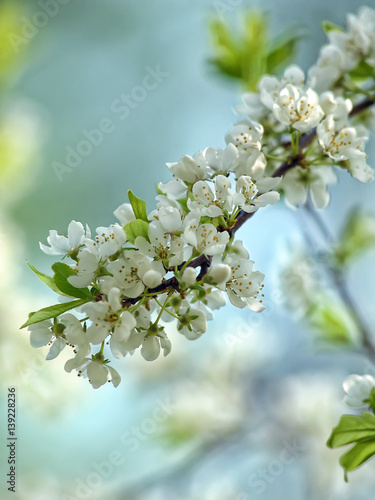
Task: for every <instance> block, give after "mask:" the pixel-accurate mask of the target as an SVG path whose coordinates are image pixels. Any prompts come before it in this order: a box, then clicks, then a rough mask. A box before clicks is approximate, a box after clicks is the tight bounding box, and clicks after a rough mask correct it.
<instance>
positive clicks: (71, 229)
mask: <svg viewBox="0 0 375 500" xmlns="http://www.w3.org/2000/svg"><path fill="white" fill-rule="evenodd" d="M90 236H91V232H90V229H89V227H88V226H87V225H86V230H85V228H84V227H83V224H81V223H80V222H76V221H75V220H72V222H71V223H70V224H69V226H68V236H64V235H60V234H57V231H55V230H54V229H53V230H51V231H50V232H49V236H48V238H47V241H48V243H49V245H50V246H49V247H47V246H46V245H43V243H39V246H40V248H41V250H42V251H43V252H44V253H46V254H47V255H67V254H68V253H70V252H74V251H75V250H77V249H78V248H79V247H80V246H81V245H83V244H84V243H85V240H86V238H90Z"/></svg>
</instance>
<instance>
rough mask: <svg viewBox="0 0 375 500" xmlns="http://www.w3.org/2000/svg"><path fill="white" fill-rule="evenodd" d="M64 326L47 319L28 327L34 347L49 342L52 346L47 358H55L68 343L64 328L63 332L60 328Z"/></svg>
mask: <svg viewBox="0 0 375 500" xmlns="http://www.w3.org/2000/svg"><path fill="white" fill-rule="evenodd" d="M62 326H63V325H54V324H53V323H52V321H51V320H45V321H41V322H40V323H35V324H32V325H30V326H29V327H28V330H29V332H30V344H31V346H32V347H35V348H38V347H42V346H45V345H47V344H48V345H50V346H51V347H50V350H49V352H48V354H47V357H46V359H47V360H50V359H55V358H56V357H57V356H58V355H59V354H60V352H61V351H62V350H63V349H64V348H65V346H66V345H67V341H66V339H65V336H64V335H63V328H61V332H59V330H58V328H59V327H62ZM57 332H58V333H57Z"/></svg>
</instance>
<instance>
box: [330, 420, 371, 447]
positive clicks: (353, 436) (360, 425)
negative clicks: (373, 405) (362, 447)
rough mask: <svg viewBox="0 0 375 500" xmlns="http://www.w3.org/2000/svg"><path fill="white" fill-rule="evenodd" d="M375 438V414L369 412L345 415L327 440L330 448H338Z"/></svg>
mask: <svg viewBox="0 0 375 500" xmlns="http://www.w3.org/2000/svg"><path fill="white" fill-rule="evenodd" d="M368 438H370V439H375V415H373V414H372V413H369V412H364V413H362V415H361V416H358V415H343V416H342V417H341V419H340V421H339V423H338V424H337V426H336V427H335V428H334V429H333V430H332V434H331V436H330V437H329V439H328V441H327V445H328V446H329V447H330V448H337V447H338V446H344V445H346V444H350V443H355V442H356V441H361V440H363V439H368Z"/></svg>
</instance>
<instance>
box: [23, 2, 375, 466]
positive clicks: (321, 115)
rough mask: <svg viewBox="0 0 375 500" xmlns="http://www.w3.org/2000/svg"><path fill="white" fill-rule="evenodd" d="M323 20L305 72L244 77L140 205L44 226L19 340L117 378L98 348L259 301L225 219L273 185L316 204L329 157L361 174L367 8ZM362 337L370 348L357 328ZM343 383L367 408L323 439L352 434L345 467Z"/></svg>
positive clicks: (256, 282)
mask: <svg viewBox="0 0 375 500" xmlns="http://www.w3.org/2000/svg"><path fill="white" fill-rule="evenodd" d="M325 30H326V33H327V35H328V40H329V43H328V44H326V45H324V46H323V47H322V49H321V51H320V55H319V58H318V60H317V62H316V63H315V64H314V65H313V66H312V67H311V68H310V69H309V70H308V71H307V73H306V74H305V73H304V71H303V70H302V69H301V68H300V67H298V66H296V65H291V66H289V67H288V68H287V69H286V70H285V72H284V74H283V75H282V76H280V77H276V76H272V75H270V74H265V75H263V76H262V77H261V78H260V79H257V80H256V84H254V81H253V82H252V83H253V87H254V88H253V91H252V92H248V93H246V94H245V95H244V96H243V104H242V105H241V106H239V107H238V108H237V110H236V111H237V113H238V115H239V117H240V118H239V120H238V121H237V122H236V123H235V124H234V126H233V127H232V128H231V129H230V130H229V132H228V133H227V135H226V137H225V141H226V146H225V148H224V149H216V148H213V147H207V148H206V149H205V150H204V151H200V152H198V153H196V154H195V155H194V156H189V155H186V156H184V157H183V158H182V159H180V160H179V161H178V162H174V163H168V164H167V167H168V168H169V170H170V171H171V173H172V175H173V179H172V180H170V181H169V182H167V183H166V184H162V183H159V185H158V188H157V191H158V192H157V196H156V206H155V208H153V209H152V210H151V211H148V210H147V209H146V203H145V202H144V201H143V200H142V199H140V198H138V197H137V196H136V195H135V194H133V193H132V192H131V191H128V197H129V203H124V204H122V205H121V206H119V207H118V208H117V209H116V210H115V212H114V215H115V217H116V218H117V220H118V222H114V223H113V224H111V225H110V226H109V227H98V228H97V229H96V234H95V235H92V234H91V231H90V229H89V228H88V227H87V226H86V227H84V225H83V224H81V223H80V222H76V221H72V222H71V223H70V224H69V227H68V233H67V236H65V235H59V234H58V233H57V231H55V230H51V231H50V233H49V236H48V238H47V242H48V245H45V244H42V243H41V244H40V247H41V249H42V251H43V252H45V253H46V254H48V255H54V256H62V258H64V259H65V258H69V259H71V261H72V263H71V264H70V265H69V264H67V263H65V262H56V263H55V264H54V265H53V266H52V271H53V275H52V276H48V275H45V274H43V273H41V272H39V271H37V270H36V269H35V268H33V267H32V266H30V267H31V268H32V270H33V271H34V272H35V273H36V275H37V276H38V277H39V278H40V279H41V280H42V281H43V282H44V283H46V284H47V285H48V286H49V287H50V288H51V289H52V290H53V291H54V292H56V293H57V294H58V299H57V303H56V304H55V305H52V306H49V307H46V308H44V309H41V310H40V311H37V312H33V313H31V314H30V315H29V318H28V320H27V321H26V322H25V324H24V325H23V327H28V330H29V331H30V342H31V345H32V346H33V347H36V348H38V347H42V346H46V345H49V346H50V348H49V352H48V354H47V359H48V360H49V359H53V358H55V357H57V356H58V354H59V353H60V352H61V351H62V350H63V349H64V348H66V347H67V348H69V349H71V351H72V357H71V359H69V360H68V361H67V362H66V364H65V370H66V371H67V372H71V371H72V370H76V371H77V373H78V376H83V377H87V378H88V380H89V382H90V383H91V385H92V386H93V387H94V388H99V387H101V386H102V385H104V384H105V383H106V382H107V381H110V382H112V384H113V385H114V386H115V387H117V386H118V384H119V383H120V375H119V374H118V373H117V371H116V370H115V369H114V368H112V366H111V365H110V359H109V358H110V357H114V358H123V357H125V356H126V355H127V354H133V353H134V352H135V351H136V350H137V349H140V352H141V355H142V356H143V358H144V359H145V360H147V361H152V360H155V359H156V358H157V357H158V356H159V355H160V352H161V351H162V352H163V354H164V356H167V355H168V354H169V353H170V352H171V348H172V342H171V340H170V339H169V338H168V337H167V335H166V332H165V327H164V326H163V325H165V322H175V324H176V334H177V335H178V334H180V335H183V336H185V337H186V339H188V340H197V339H199V337H200V336H201V335H202V334H204V333H205V332H206V330H207V320H211V319H212V318H213V311H215V310H216V309H218V308H220V307H223V306H225V304H226V302H227V299H229V301H230V302H231V303H232V304H233V305H234V306H236V307H239V308H245V307H248V308H250V309H251V310H252V311H254V313H261V311H262V310H263V309H264V305H263V296H264V294H263V284H262V282H263V279H264V275H263V274H262V273H261V272H260V271H258V270H255V267H254V262H253V261H251V260H250V256H249V252H248V250H247V249H246V248H245V247H244V245H243V244H242V242H241V241H240V240H238V239H236V235H237V231H238V229H239V228H240V227H242V226H243V225H244V224H245V223H246V222H247V221H248V220H249V219H250V218H251V217H252V216H254V214H255V213H256V212H257V211H258V210H261V209H262V208H263V207H265V206H267V205H274V204H275V203H277V202H278V201H279V199H280V196H283V197H284V199H285V201H286V203H287V204H289V205H291V206H293V207H300V206H304V205H306V204H307V203H312V204H313V205H314V207H315V208H317V209H324V208H325V207H326V206H327V205H328V203H329V199H330V194H329V186H331V185H333V184H335V183H336V180H337V176H336V171H337V169H341V170H344V171H346V172H347V173H348V174H349V175H351V176H352V177H353V178H354V179H355V180H356V181H359V182H363V183H368V182H371V181H372V180H373V170H372V168H371V167H370V166H369V165H368V163H367V155H366V152H365V143H366V141H367V139H368V128H370V127H371V121H374V120H375V115H374V113H373V109H372V105H373V104H374V101H375V11H373V10H371V9H369V8H367V7H362V8H361V9H359V12H358V14H357V15H352V14H350V15H348V19H347V27H346V29H343V28H341V27H338V26H334V25H332V24H330V23H325ZM288 43H289V46H290V43H291V42H290V41H289V42H288ZM285 47H288V44H286V45H285V46H280V47H279V48H278V50H279V52H278V53H279V54H280V53H282V49H283V48H285ZM284 52H285V51H284ZM275 53H276V52H275V51H273V52H272V54H270V57H269V59H270V60H271V59H272V58H271V56H272V57H273V61H274V62H273V65H272V64H271V63H270V64H269V65H268V68H269V69H271V70H272V69H275V68H277V66H278V61H277V60H275ZM228 72H229V73H230V71H229V70H228ZM363 337H364V339H363V340H364V342H363V344H364V347H365V348H367V349H368V350H370V351H372V353H373V352H374V347H373V345H372V341H371V339H370V338H369V335H368V333H367V332H365V333H364V334H363ZM172 341H173V339H172ZM345 389H346V391H347V392H348V398H349V400H348V401H349V404H350V406H352V407H355V408H367V409H370V410H371V412H365V413H363V414H362V415H361V416H355V415H350V416H348V415H344V416H343V417H342V418H341V420H340V422H339V424H338V426H337V427H336V428H335V429H334V430H333V432H332V435H331V437H330V439H329V441H328V445H329V446H332V447H335V446H341V445H345V444H354V446H353V448H351V450H349V452H347V453H346V454H345V455H343V457H342V458H341V464H342V465H343V467H344V469H345V471H346V472H347V471H350V470H353V469H355V468H356V467H358V466H359V465H361V464H362V463H363V462H364V461H365V460H367V459H368V458H369V457H370V456H372V455H373V454H375V416H374V414H373V413H374V411H375V380H374V379H373V378H372V377H371V376H369V375H368V376H365V377H361V376H358V375H354V376H352V377H351V378H349V379H348V380H347V381H346V382H345Z"/></svg>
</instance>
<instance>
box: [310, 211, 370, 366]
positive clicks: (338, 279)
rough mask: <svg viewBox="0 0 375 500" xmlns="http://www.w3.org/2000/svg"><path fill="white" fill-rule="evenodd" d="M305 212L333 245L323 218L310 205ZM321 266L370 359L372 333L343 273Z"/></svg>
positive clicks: (331, 236) (328, 264)
mask: <svg viewBox="0 0 375 500" xmlns="http://www.w3.org/2000/svg"><path fill="white" fill-rule="evenodd" d="M305 209H306V212H307V213H308V214H309V215H310V217H311V218H312V219H313V220H314V222H315V224H316V226H317V228H318V229H319V230H320V232H321V234H322V236H323V237H324V238H325V239H326V241H327V244H329V245H330V246H332V245H335V243H336V242H335V238H334V236H333V235H332V233H331V231H330V229H329V227H328V226H327V224H326V222H325V220H324V219H323V217H321V216H320V214H319V213H318V212H317V211H316V210H315V209H314V208H313V207H312V205H311V203H309V204H307V205H306V207H305ZM323 265H324V267H325V269H326V271H327V273H328V275H329V276H330V278H331V280H332V283H333V284H334V286H335V288H336V290H337V292H338V294H339V296H340V298H341V300H342V301H343V303H344V304H345V306H346V307H347V309H348V311H349V312H350V314H351V316H352V318H353V319H354V321H355V323H356V324H357V327H358V330H359V332H360V334H361V341H362V345H363V347H364V348H365V350H366V351H367V353H368V355H369V356H370V357H372V358H374V357H375V347H374V345H373V344H372V341H371V338H372V333H371V332H370V330H369V329H368V327H367V326H366V325H365V323H364V321H363V319H362V316H361V314H360V312H359V310H358V308H357V306H356V304H355V302H354V300H353V298H352V297H351V295H350V293H349V290H348V287H347V284H346V280H345V276H344V273H343V272H342V270H341V269H340V268H337V267H335V266H332V265H331V264H330V263H329V261H327V260H325V261H324V262H323Z"/></svg>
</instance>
